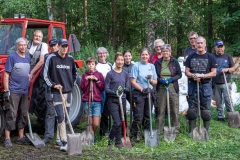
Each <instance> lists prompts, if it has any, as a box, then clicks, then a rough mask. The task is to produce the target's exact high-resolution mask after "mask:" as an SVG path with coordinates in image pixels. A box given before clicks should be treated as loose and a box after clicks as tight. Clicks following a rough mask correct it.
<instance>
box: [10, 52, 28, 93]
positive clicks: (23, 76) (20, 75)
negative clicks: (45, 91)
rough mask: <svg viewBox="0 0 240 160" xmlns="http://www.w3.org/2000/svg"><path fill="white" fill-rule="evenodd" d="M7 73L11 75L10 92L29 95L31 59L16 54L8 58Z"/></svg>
mask: <svg viewBox="0 0 240 160" xmlns="http://www.w3.org/2000/svg"><path fill="white" fill-rule="evenodd" d="M5 71H6V72H8V73H9V74H10V75H9V90H10V92H13V93H17V94H28V87H29V78H28V74H29V72H30V57H29V55H27V54H26V55H25V58H23V57H20V56H19V55H18V54H17V53H16V52H15V53H12V54H10V55H9V56H8V58H7V62H6V64H5Z"/></svg>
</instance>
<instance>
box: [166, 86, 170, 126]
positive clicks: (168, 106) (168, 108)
mask: <svg viewBox="0 0 240 160" xmlns="http://www.w3.org/2000/svg"><path fill="white" fill-rule="evenodd" d="M165 88H166V92H167V113H168V127H169V129H170V128H171V120H170V119H171V118H170V102H169V86H168V87H166V86H165Z"/></svg>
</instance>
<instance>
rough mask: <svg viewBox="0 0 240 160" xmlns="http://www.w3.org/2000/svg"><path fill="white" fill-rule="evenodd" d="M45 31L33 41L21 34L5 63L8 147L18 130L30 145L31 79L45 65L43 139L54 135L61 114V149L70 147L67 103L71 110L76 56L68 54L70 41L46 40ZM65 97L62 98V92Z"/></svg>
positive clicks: (59, 127) (4, 94)
mask: <svg viewBox="0 0 240 160" xmlns="http://www.w3.org/2000/svg"><path fill="white" fill-rule="evenodd" d="M42 38H43V33H42V31H41V30H36V31H35V32H34V34H33V40H31V41H28V40H27V39H26V38H23V37H20V38H18V39H17V40H16V49H17V50H16V52H14V53H11V54H10V55H9V56H8V58H7V61H6V64H5V72H4V93H3V99H4V101H5V103H4V109H5V112H4V114H5V118H6V119H5V140H4V146H5V147H12V141H11V137H10V133H11V131H12V130H15V129H16V128H17V129H18V139H17V141H16V143H18V144H30V143H31V142H30V140H29V139H28V138H27V137H25V136H24V128H25V126H26V125H27V124H28V114H29V113H28V90H29V82H30V81H31V79H32V78H33V77H34V76H35V74H36V73H37V71H38V70H39V69H40V68H41V67H42V70H41V74H40V75H41V77H42V78H43V79H44V82H45V83H44V88H45V98H46V102H47V113H46V119H45V134H44V139H43V141H44V142H45V143H47V142H49V141H50V140H52V139H53V138H54V126H55V116H56V115H57V142H56V145H58V146H59V148H60V150H66V149H67V133H66V123H65V113H64V109H63V103H65V104H66V106H67V110H68V111H69V107H70V102H71V92H72V89H73V86H74V85H75V81H76V77H77V69H76V65H75V62H74V59H73V57H71V56H70V55H68V54H67V52H68V41H67V39H64V38H61V39H59V40H56V39H52V40H50V41H49V47H50V54H48V45H47V44H46V43H43V42H42ZM61 92H62V95H63V97H64V98H63V99H62V97H61V94H60V93H61Z"/></svg>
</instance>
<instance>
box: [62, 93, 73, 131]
mask: <svg viewBox="0 0 240 160" xmlns="http://www.w3.org/2000/svg"><path fill="white" fill-rule="evenodd" d="M59 92H60V95H61V98H62V105H63V108H64V111H65V115H66V117H67V121H68V125H69V128H70V130H71V132H72V134H75V133H74V130H73V127H72V124H71V121H70V119H69V116H68V112H67V107H66V104H65V100H64V97H63V94H62V89H59Z"/></svg>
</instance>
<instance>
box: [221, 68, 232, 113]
mask: <svg viewBox="0 0 240 160" xmlns="http://www.w3.org/2000/svg"><path fill="white" fill-rule="evenodd" d="M223 77H224V82H225V85H226V88H227V94H228V98H229V101H230V107H231V111H232V112H234V109H233V106H232V99H231V97H230V92H229V88H228V84H227V79H226V75H225V73H224V72H223Z"/></svg>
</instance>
